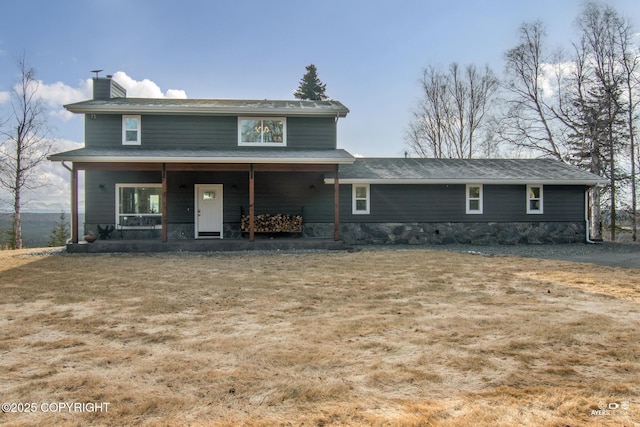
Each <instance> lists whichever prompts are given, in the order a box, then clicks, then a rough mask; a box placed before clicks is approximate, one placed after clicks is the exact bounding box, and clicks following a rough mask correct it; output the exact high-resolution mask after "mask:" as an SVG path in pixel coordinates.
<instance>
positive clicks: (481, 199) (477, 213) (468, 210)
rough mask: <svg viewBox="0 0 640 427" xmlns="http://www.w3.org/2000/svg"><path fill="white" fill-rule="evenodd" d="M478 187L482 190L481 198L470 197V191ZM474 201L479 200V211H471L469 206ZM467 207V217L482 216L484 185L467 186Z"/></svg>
mask: <svg viewBox="0 0 640 427" xmlns="http://www.w3.org/2000/svg"><path fill="white" fill-rule="evenodd" d="M474 187H478V188H479V189H480V197H473V198H472V197H470V196H469V190H470V189H471V188H474ZM472 200H478V201H479V202H478V206H479V208H478V209H471V208H470V206H469V202H471V201H472ZM465 205H466V206H465V207H466V213H467V215H482V213H483V212H484V188H483V185H482V184H467V185H466V186H465Z"/></svg>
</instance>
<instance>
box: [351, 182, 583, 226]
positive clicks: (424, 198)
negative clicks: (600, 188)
mask: <svg viewBox="0 0 640 427" xmlns="http://www.w3.org/2000/svg"><path fill="white" fill-rule="evenodd" d="M543 188H544V190H543V203H544V209H543V211H544V213H543V214H527V212H526V204H527V199H526V196H527V195H526V185H483V207H484V209H483V212H484V213H483V214H466V213H465V203H466V198H465V191H466V190H465V185H463V184H460V185H453V184H452V185H445V184H443V185H401V184H395V185H384V184H378V185H376V184H372V185H371V187H370V191H371V195H370V208H371V211H370V214H368V215H353V214H352V211H351V204H352V201H351V194H352V193H351V185H341V190H340V221H341V222H345V223H347V222H360V223H376V222H526V221H529V222H535V221H541V222H542V221H582V220H584V191H585V187H584V186H563V185H545V186H543Z"/></svg>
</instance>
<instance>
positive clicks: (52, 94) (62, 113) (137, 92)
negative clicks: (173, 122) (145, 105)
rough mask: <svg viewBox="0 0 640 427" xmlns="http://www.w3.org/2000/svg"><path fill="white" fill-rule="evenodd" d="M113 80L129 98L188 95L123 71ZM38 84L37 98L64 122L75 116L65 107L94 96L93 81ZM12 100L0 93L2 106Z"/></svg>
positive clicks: (181, 96)
mask: <svg viewBox="0 0 640 427" xmlns="http://www.w3.org/2000/svg"><path fill="white" fill-rule="evenodd" d="M113 79H114V80H115V81H117V82H118V83H120V85H122V86H123V87H124V88H125V89H126V90H127V96H131V97H135V98H182V99H185V98H187V93H186V92H185V91H184V90H182V89H168V90H167V91H166V92H164V93H163V92H162V90H161V89H160V87H159V86H158V85H157V84H156V83H154V82H153V81H151V80H149V79H144V80H141V81H138V80H134V79H132V78H131V77H129V76H128V75H127V74H126V73H125V72H123V71H118V72H117V73H115V74H114V75H113ZM37 84H38V89H37V92H36V96H37V97H38V99H40V100H41V101H42V102H44V104H45V105H46V106H47V108H48V109H49V114H50V116H51V117H53V118H57V119H60V120H62V121H69V120H71V119H72V118H73V117H74V116H75V115H74V114H73V113H70V112H69V111H67V110H65V109H64V108H63V106H64V105H66V104H71V103H74V102H80V101H86V100H88V99H91V97H92V96H93V80H92V79H86V80H82V81H80V82H79V83H78V86H77V87H72V86H69V85H67V84H64V83H62V82H55V83H51V84H47V83H45V82H43V81H42V80H38V81H37ZM10 98H11V95H10V93H9V92H0V104H3V103H6V102H8V101H9V100H10Z"/></svg>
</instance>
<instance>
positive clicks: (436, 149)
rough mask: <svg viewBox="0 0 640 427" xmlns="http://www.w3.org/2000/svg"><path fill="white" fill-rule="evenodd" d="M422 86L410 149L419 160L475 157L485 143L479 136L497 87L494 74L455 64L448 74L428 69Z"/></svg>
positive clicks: (409, 138) (409, 136)
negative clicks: (425, 158)
mask: <svg viewBox="0 0 640 427" xmlns="http://www.w3.org/2000/svg"><path fill="white" fill-rule="evenodd" d="M420 83H421V88H422V98H421V100H420V101H419V103H418V105H417V107H416V109H415V111H414V118H413V120H412V121H411V123H410V124H409V130H408V132H407V138H406V140H407V144H408V145H409V147H410V148H411V150H412V151H413V152H414V153H416V154H417V155H418V156H420V157H436V158H471V157H473V155H474V154H475V153H476V152H477V151H478V150H479V148H480V143H484V142H485V141H482V140H480V141H479V133H480V131H481V130H482V129H483V126H484V125H485V124H486V122H487V120H486V119H487V112H488V110H489V105H490V101H491V99H492V98H493V96H494V94H495V93H496V90H497V88H498V80H497V78H496V77H495V75H494V73H493V72H492V71H491V70H490V69H489V67H485V68H484V69H483V70H478V69H477V68H476V67H475V66H474V65H469V66H467V67H466V68H465V69H464V71H463V70H461V69H460V66H459V65H458V64H457V63H452V64H451V65H450V66H449V69H448V71H447V72H446V73H445V72H442V71H440V70H438V69H437V68H435V67H432V66H431V67H428V68H426V69H425V70H424V72H423V76H422V79H421V81H420Z"/></svg>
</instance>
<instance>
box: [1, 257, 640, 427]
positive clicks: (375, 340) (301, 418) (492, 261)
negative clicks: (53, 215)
mask: <svg viewBox="0 0 640 427" xmlns="http://www.w3.org/2000/svg"><path fill="white" fill-rule="evenodd" d="M0 295H2V300H1V301H0V304H1V311H0V356H1V360H0V397H1V400H2V402H16V403H29V402H34V403H36V404H37V406H38V410H37V411H36V412H35V413H0V423H9V424H15V425H42V426H45V425H68V426H75V425H78V426H80V425H114V426H115V425H131V424H136V425H138V424H140V425H158V424H159V425H175V424H180V425H221V426H226V425H229V426H231V425H238V424H243V425H251V426H266V425H274V424H275V425H302V424H304V425H316V426H326V425H380V426H382V425H384V426H429V425H438V426H511V425H536V426H576V425H594V426H595V425H610V426H620V425H626V426H632V425H637V424H634V422H636V421H637V420H638V419H640V398H639V393H640V390H639V389H638V384H640V330H639V329H638V327H637V325H638V322H639V321H640V271H639V270H630V269H616V268H609V267H599V266H593V265H587V264H573V263H568V262H554V261H547V260H536V261H535V262H532V260H531V259H527V260H524V259H519V258H510V257H483V256H476V255H466V254H457V253H448V252H440V251H429V250H397V251H387V250H385V251H373V250H371V251H368V250H367V251H362V252H356V253H306V254H287V253H283V254H255V253H252V254H213V255H211V254H154V255H148V254H147V255H134V254H131V255H117V254H113V255H61V254H54V255H52V254H47V253H42V252H37V251H35V252H34V251H18V252H0ZM50 402H109V406H108V412H93V413H89V412H76V413H73V412H72V413H69V412H68V411H61V412H54V413H51V412H49V413H45V412H43V411H42V410H40V405H41V404H42V403H50ZM622 402H629V407H628V409H623V408H615V407H613V409H609V408H608V406H609V404H621V403H622ZM602 405H605V407H606V408H607V409H606V410H605V411H604V412H603V413H602V415H594V414H595V413H596V412H594V411H598V410H600V409H601V408H602ZM614 406H615V405H614ZM607 411H608V412H607ZM601 412H602V411H601Z"/></svg>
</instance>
